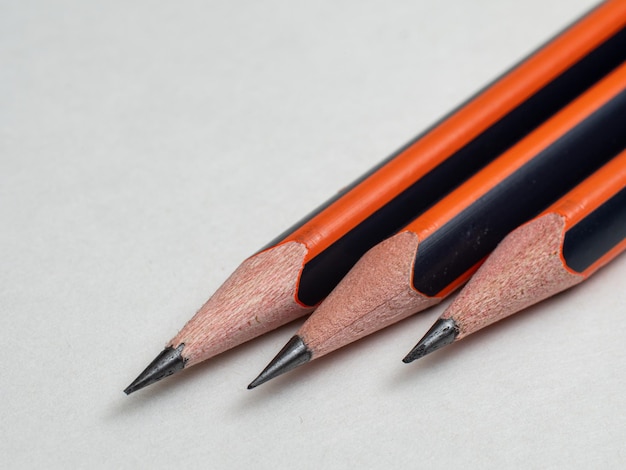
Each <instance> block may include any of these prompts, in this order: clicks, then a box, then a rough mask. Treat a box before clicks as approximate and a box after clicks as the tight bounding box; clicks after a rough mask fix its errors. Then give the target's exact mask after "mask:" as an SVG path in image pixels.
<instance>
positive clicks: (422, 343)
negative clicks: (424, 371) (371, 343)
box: [402, 318, 459, 364]
mask: <svg viewBox="0 0 626 470" xmlns="http://www.w3.org/2000/svg"><path fill="white" fill-rule="evenodd" d="M458 334H459V327H458V325H457V324H456V322H455V321H454V320H453V319H452V318H446V319H443V318H440V319H439V320H437V321H436V322H435V324H434V325H433V326H431V327H430V330H428V332H427V333H426V334H425V335H424V337H423V338H422V339H420V340H419V342H418V343H417V344H416V345H415V347H414V348H413V349H411V352H409V354H407V355H406V357H405V358H404V359H402V362H404V363H405V364H408V363H409V362H413V361H414V360H415V359H419V358H420V357H424V356H425V355H426V354H430V353H431V352H433V351H436V350H437V349H439V348H442V347H444V346H446V345H448V344H450V343H453V342H454V340H455V339H456V337H457V336H458Z"/></svg>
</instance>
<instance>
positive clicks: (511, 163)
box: [249, 63, 626, 388]
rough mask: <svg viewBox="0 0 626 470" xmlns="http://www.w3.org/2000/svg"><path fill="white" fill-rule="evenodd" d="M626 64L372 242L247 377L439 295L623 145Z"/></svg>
mask: <svg viewBox="0 0 626 470" xmlns="http://www.w3.org/2000/svg"><path fill="white" fill-rule="evenodd" d="M625 122H626V63H624V64H623V65H621V66H620V67H619V68H618V69H617V70H615V71H614V72H612V73H611V74H610V75H609V76H607V77H606V78H605V79H603V80H602V81H600V82H599V83H598V84H597V85H595V86H594V87H592V88H591V89H590V90H589V91H587V92H585V93H584V94H583V95H581V96H580V97H579V98H577V99H576V100H575V101H573V102H572V103H571V104H570V105H568V106H567V107H565V108H564V109H563V110H562V111H561V112H559V113H558V114H556V115H555V116H554V117H553V118H551V119H550V120H549V121H547V122H546V123H545V124H543V125H542V126H540V127H539V128H538V129H536V130H535V131H534V132H532V133H531V134H530V135H529V136H528V137H526V138H525V139H523V140H522V141H521V142H519V143H518V144H517V145H515V146H514V147H513V148H511V149H510V150H509V151H507V152H505V153H504V154H503V155H502V156H500V157H499V158H497V159H496V160H495V161H494V162H492V163H491V164H489V165H488V166H487V167H485V168H484V169H483V170H481V171H480V172H479V173H477V174H476V175H474V176H473V177H472V178H470V179H469V180H468V181H467V182H465V183H464V184H463V185H461V186H460V187H459V188H457V189H456V190H455V191H453V192H452V193H450V194H449V195H448V196H447V197H445V198H444V199H442V200H441V201H440V202H439V203H437V204H436V205H434V206H433V207H432V208H431V209H429V210H428V211H426V212H425V213H424V214H422V215H421V216H419V217H418V218H417V219H415V220H414V221H413V222H411V223H410V224H409V225H408V226H406V227H405V228H404V229H403V230H401V231H400V232H399V233H398V234H397V235H394V236H393V237H391V238H389V239H387V240H385V241H384V242H382V243H380V244H379V245H377V246H376V247H374V248H372V249H371V250H369V251H368V252H367V253H366V254H365V255H364V256H363V257H362V258H361V259H360V260H359V262H358V263H357V264H356V265H355V267H354V268H353V269H352V270H351V271H350V272H349V273H348V274H347V275H346V277H345V278H344V279H343V280H342V281H341V282H340V283H339V284H338V286H337V287H336V288H335V290H334V291H333V292H332V293H331V294H330V295H329V296H328V297H327V298H326V300H325V301H324V302H322V304H321V305H320V306H319V307H318V309H317V310H316V311H315V312H314V313H313V314H312V315H311V317H309V319H308V320H307V321H306V322H305V323H304V324H303V325H302V327H301V328H300V329H299V330H298V332H297V333H296V335H295V336H294V337H293V338H292V339H291V340H290V341H289V342H288V343H287V345H286V346H285V347H284V348H283V349H282V350H281V351H280V352H279V353H278V355H277V356H276V357H275V358H274V360H272V361H271V362H270V364H269V365H268V366H267V368H266V369H265V370H264V371H263V372H262V373H261V374H260V375H259V377H257V378H256V379H255V380H254V381H253V382H252V383H251V384H250V386H249V388H254V387H255V386H257V385H260V384H262V383H264V382H266V381H267V380H269V379H271V378H273V377H276V376H277V375H280V374H282V373H284V372H287V371H289V370H291V369H293V368H295V367H296V366H298V365H300V364H303V363H305V362H308V361H310V360H312V359H316V358H319V357H321V356H323V355H325V354H327V353H329V352H331V351H333V350H335V349H338V348H340V347H342V346H344V345H347V344H349V343H352V342H354V341H356V340H358V339H360V338H362V337H364V336H366V335H368V334H371V333H373V332H375V331H377V330H380V329H381V328H384V327H386V326H388V325H390V324H392V323H395V322H397V321H399V320H401V319H403V318H406V317H407V316H409V315H411V314H413V313H416V312H418V311H420V310H423V309H425V308H427V307H429V306H431V305H434V304H436V303H438V302H440V301H441V300H442V299H443V298H445V297H446V296H447V295H448V294H450V293H451V292H452V291H454V290H455V289H456V288H458V287H459V286H460V285H462V284H463V283H464V282H465V281H467V279H468V278H469V277H470V276H471V274H472V273H473V272H475V271H476V269H477V268H478V266H479V265H480V263H481V262H482V260H483V259H484V258H485V257H486V256H487V255H488V254H489V253H490V252H491V250H493V249H494V248H495V247H496V245H497V244H498V242H500V241H501V240H502V239H503V238H504V237H505V236H506V235H507V234H508V233H509V232H510V231H511V230H514V229H515V228H517V227H518V226H519V225H521V224H522V223H524V222H526V221H528V220H530V219H531V218H532V217H534V216H536V215H537V214H539V213H540V212H541V211H543V210H544V209H545V208H546V207H548V206H549V205H550V204H552V203H553V202H554V201H556V200H557V199H558V198H560V197H561V196H562V195H563V194H565V193H566V192H568V191H569V190H570V189H571V188H572V187H574V186H575V185H577V184H578V183H580V182H581V181H582V180H583V179H585V178H586V177H587V176H588V175H589V174H591V173H592V172H594V171H595V170H596V169H597V168H598V167H600V166H602V165H603V164H604V163H605V162H607V161H608V160H610V159H612V158H613V157H614V156H615V155H617V154H618V153H619V152H620V151H622V150H623V149H624V147H626V132H624V123H625Z"/></svg>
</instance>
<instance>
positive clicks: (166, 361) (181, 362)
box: [124, 343, 186, 395]
mask: <svg viewBox="0 0 626 470" xmlns="http://www.w3.org/2000/svg"><path fill="white" fill-rule="evenodd" d="M184 347H185V344H184V343H183V344H180V345H179V346H178V347H177V348H176V349H174V348H172V347H171V346H168V347H167V348H165V349H164V350H163V351H161V354H159V355H158V356H157V357H156V358H155V359H154V361H152V362H151V363H150V365H149V366H148V367H146V369H145V370H144V371H143V372H142V373H141V374H139V376H138V377H137V378H136V379H135V380H133V383H131V384H130V385H129V386H128V387H126V389H124V393H125V394H126V395H130V394H131V393H133V392H136V391H137V390H141V389H142V388H144V387H147V386H148V385H151V384H153V383H155V382H158V381H159V380H161V379H164V378H165V377H167V376H170V375H172V374H174V373H176V372H178V371H179V370H181V369H183V368H184V367H185V362H186V360H185V359H184V358H183V356H182V351H183V348H184Z"/></svg>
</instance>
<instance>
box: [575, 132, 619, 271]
mask: <svg viewBox="0 0 626 470" xmlns="http://www.w3.org/2000/svg"><path fill="white" fill-rule="evenodd" d="M625 132H626V130H625ZM625 237H626V188H625V189H622V190H621V191H620V192H618V193H617V194H615V196H613V197H612V198H611V199H609V200H608V201H606V202H605V203H604V204H602V205H601V206H600V207H598V208H597V209H596V210H595V211H593V212H591V213H590V214H589V215H588V216H587V217H585V218H584V219H582V220H581V221H580V222H578V223H577V224H576V225H574V226H573V227H571V228H570V229H569V230H568V231H567V232H565V238H564V240H563V258H565V262H566V263H567V265H568V266H569V267H570V268H571V269H573V270H574V271H576V272H579V273H582V272H583V271H585V270H586V269H587V268H588V267H589V266H591V265H592V264H593V263H595V262H596V261H598V260H599V259H600V258H602V256H604V255H605V254H606V253H608V252H609V251H610V250H611V249H612V248H613V247H615V246H617V245H618V244H619V243H621V242H622V241H623V240H624V238H625Z"/></svg>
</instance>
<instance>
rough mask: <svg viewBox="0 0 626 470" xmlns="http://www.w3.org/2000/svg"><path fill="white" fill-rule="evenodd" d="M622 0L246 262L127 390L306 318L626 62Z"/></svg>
mask: <svg viewBox="0 0 626 470" xmlns="http://www.w3.org/2000/svg"><path fill="white" fill-rule="evenodd" d="M625 25H626V3H625V2H622V1H619V0H614V1H610V2H608V3H606V4H603V5H601V6H600V7H598V8H597V9H595V10H594V11H592V12H591V13H590V14H589V15H588V16H587V17H585V18H583V19H582V20H581V21H580V22H579V23H577V24H575V25H574V26H572V27H571V28H569V29H568V30H566V31H565V32H564V33H563V34H561V35H560V36H558V37H556V38H555V39H554V40H552V41H551V42H550V43H548V44H547V45H546V46H545V47H544V48H542V49H540V50H539V51H538V52H536V53H535V54H533V55H531V56H530V58H528V59H527V60H525V61H524V62H522V63H521V64H520V65H519V66H517V67H516V68H514V69H513V70H512V71H511V72H509V73H508V74H506V75H504V76H503V77H502V78H500V79H499V80H497V81H496V82H494V83H493V84H492V85H490V86H489V87H488V88H487V89H485V90H484V91H483V92H481V93H479V94H478V95H477V96H476V97H474V98H473V99H471V100H470V101H468V102H467V103H466V104H464V105H463V106H461V107H460V108H459V109H458V110H456V111H455V112H453V113H452V114H451V115H449V116H448V117H446V118H444V119H443V120H442V121H441V122H440V123H438V124H437V125H435V126H434V127H433V128H432V129H430V130H429V131H427V132H426V133H425V134H423V135H421V136H418V137H416V138H415V139H414V140H413V141H411V142H410V143H409V144H407V145H406V146H405V147H403V148H402V149H400V150H399V151H398V152H396V153H395V154H393V155H392V156H391V157H389V158H388V159H387V160H385V161H384V162H382V163H381V164H380V165H379V166H378V167H376V168H374V169H373V170H372V171H370V172H369V173H367V174H366V175H364V176H363V177H361V178H360V179H359V180H357V181H356V182H355V183H353V184H352V185H351V186H350V187H349V188H348V189H347V190H346V191H344V192H343V193H341V194H339V195H338V196H337V197H335V198H333V199H331V200H329V201H328V202H326V203H325V204H323V205H322V206H320V207H319V208H318V209H316V210H315V211H314V212H313V213H312V214H310V215H309V216H307V217H305V218H304V219H303V220H302V221H300V222H299V223H297V224H296V225H295V226H293V227H291V228H290V229H288V230H287V231H286V232H285V233H283V234H281V235H279V236H278V237H277V238H276V239H275V240H273V241H272V242H270V243H269V244H268V245H267V246H266V247H265V248H263V249H262V250H261V251H259V252H258V253H256V254H255V255H253V256H251V257H250V258H248V259H247V260H245V261H244V262H243V263H242V264H241V265H240V266H239V267H238V268H237V269H236V270H235V272H234V273H233V274H232V275H231V276H230V277H229V278H228V279H227V280H226V281H225V283H224V284H223V285H222V286H221V287H220V288H219V289H218V290H217V291H216V292H215V294H214V295H213V296H212V297H211V298H210V299H209V300H208V301H207V302H206V303H205V304H204V305H203V306H202V307H201V308H200V310H199V311H198V312H197V313H196V314H195V315H194V316H193V318H192V319H191V320H190V321H189V322H188V323H187V324H186V325H185V326H184V327H183V329H182V330H181V331H180V332H179V333H178V334H177V335H176V336H175V337H174V338H173V339H172V340H171V341H170V342H169V343H168V344H167V345H166V347H165V349H164V350H163V351H162V352H161V353H160V354H159V355H158V356H157V357H156V359H155V360H154V361H153V362H152V363H151V364H150V365H148V367H147V368H146V369H145V370H144V371H143V372H142V373H141V374H140V375H139V376H138V377H137V378H136V379H135V380H134V381H133V382H132V383H131V385H130V386H129V387H127V388H126V390H125V392H126V393H127V394H128V393H131V392H133V391H136V390H139V389H140V388H143V387H145V386H147V385H149V384H152V383H154V382H156V381H158V380H160V379H162V378H164V377H166V376H168V375H172V374H174V373H175V372H178V371H180V370H182V369H183V368H188V367H190V366H192V365H194V364H197V363H199V362H201V361H204V360H206V359H208V358H210V357H213V356H215V355H217V354H219V353H221V352H223V351H226V350H228V349H230V348H233V347H235V346H237V345H239V344H241V343H244V342H246V341H248V340H250V339H252V338H254V337H256V336H259V335H261V334H263V333H265V332H267V331H270V330H272V329H274V328H277V327H279V326H281V325H283V324H286V323H288V322H290V321H292V320H294V319H296V318H298V317H301V316H303V315H305V314H308V313H310V312H311V311H313V309H314V308H315V307H316V306H317V305H318V304H319V303H320V302H321V301H322V300H323V299H324V298H325V297H326V295H328V293H329V292H330V291H331V290H332V289H333V288H334V287H335V285H336V284H337V283H338V282H339V280H340V279H341V278H342V277H343V276H344V275H345V274H346V273H347V272H348V270H349V269H350V268H351V267H352V266H353V265H354V263H356V261H357V260H358V259H359V258H360V257H361V256H362V255H363V253H365V252H366V251H367V250H368V249H369V248H371V247H373V246H374V245H376V244H377V243H379V242H380V241H382V240H384V239H385V238H387V237H388V236H390V235H392V234H393V233H395V232H396V231H397V230H398V229H400V228H401V227H403V226H404V225H406V224H407V223H408V222H409V221H410V220H412V219H413V218H414V217H415V216H417V215H418V214H420V213H422V212H423V211H425V210H426V209H428V208H429V207H430V206H432V205H433V204H434V203H435V202H437V201H438V200H439V199H441V198H442V197H443V196H445V195H446V194H447V193H448V192H450V191H451V190H452V189H454V188H455V187H457V186H458V185H459V184H461V183H462V182H463V181H464V180H465V179H467V178H468V177H469V176H471V175H472V174H473V173H475V172H476V171H478V170H479V169H481V168H482V167H484V166H485V165H486V164H488V163H489V162H490V161H492V160H493V159H494V158H495V157H497V156H498V155H499V154H500V153H502V152H503V151H505V150H506V149H508V148H509V147H511V146H512V145H514V144H515V143H516V142H518V141H519V140H520V139H521V138H523V137H524V136H526V135H527V134H528V133H529V132H531V131H532V130H533V129H535V128H536V127H537V126H538V125H540V124H541V123H543V122H545V120H546V119H548V118H549V117H551V116H552V115H554V113H555V112H557V111H558V110H560V109H561V108H562V107H563V106H565V105H566V104H567V103H568V102H569V101H571V100H572V99H573V98H574V97H576V96H578V95H579V94H580V93H581V92H583V91H584V90H586V89H587V88H589V87H590V86H591V85H593V84H594V83H596V82H597V81H598V80H599V79H600V78H602V77H603V76H605V75H606V74H607V73H608V72H610V71H611V70H613V69H614V68H615V67H617V66H618V65H619V64H620V63H621V62H622V61H623V60H624V59H625V58H626V27H625Z"/></svg>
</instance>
